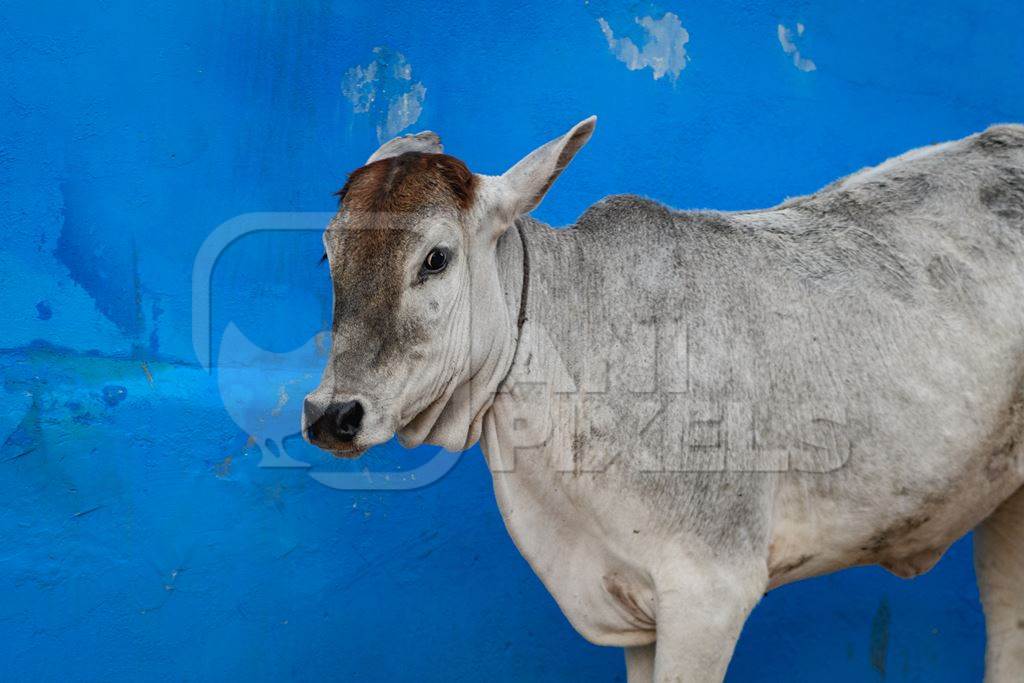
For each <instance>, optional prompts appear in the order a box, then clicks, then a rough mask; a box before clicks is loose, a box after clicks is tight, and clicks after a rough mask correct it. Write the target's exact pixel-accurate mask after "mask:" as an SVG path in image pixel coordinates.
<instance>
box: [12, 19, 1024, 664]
mask: <svg viewBox="0 0 1024 683" xmlns="http://www.w3.org/2000/svg"><path fill="white" fill-rule="evenodd" d="M43 4H45V3H38V2H34V1H21V0H17V1H14V2H11V1H10V0H8V2H5V3H4V4H3V5H2V6H0V110H2V113H0V226H2V240H0V313H2V320H3V325H2V328H0V377H2V380H3V387H2V391H0V443H2V448H0V585H2V587H3V592H2V598H0V678H5V679H18V678H22V677H31V678H34V679H39V680H55V679H67V678H69V677H74V678H81V679H85V680H97V681H98V680H103V681H110V680H141V679H154V680H203V679H210V678H214V677H227V676H229V675H230V676H233V677H249V678H255V679H259V680H264V679H272V678H281V677H293V678H297V679H313V680H322V679H325V678H326V679H334V680H386V679H404V680H426V681H431V680H436V681H450V680H478V679H481V678H484V677H487V678H488V679H492V680H507V681H523V680H595V681H612V680H624V671H623V666H622V660H621V654H620V653H619V651H617V650H610V649H603V648H598V647H595V646H591V645H589V644H587V643H586V642H585V641H583V640H582V639H581V638H579V637H578V636H577V635H576V634H575V633H574V632H573V631H572V630H571V628H570V627H569V626H568V625H567V623H566V622H565V620H564V619H563V618H562V616H561V615H560V613H559V611H558V609H557V608H556V607H555V605H554V603H553V601H552V600H551V599H550V597H549V596H548V595H547V593H546V592H545V591H544V590H543V588H542V587H541V585H540V583H539V582H538V580H537V579H536V578H535V577H534V576H533V574H532V573H531V571H530V570H529V568H528V567H527V566H526V564H525V563H524V561H523V560H522V559H521V558H520V557H519V555H518V553H517V552H516V550H515V549H514V547H513V546H512V543H511V541H510V540H509V539H508V537H507V536H506V533H505V531H504V528H503V526H502V522H501V519H500V516H499V515H498V513H497V511H496V508H495V504H494V501H493V494H492V492H491V487H490V481H489V475H488V473H487V471H486V468H485V466H484V464H483V462H482V459H481V456H480V453H479V450H478V449H473V450H472V451H470V452H469V453H467V454H466V455H464V456H463V457H462V458H460V459H459V460H458V461H457V462H456V464H455V465H454V467H453V468H452V469H451V471H450V472H448V473H447V475H446V476H444V477H441V478H439V479H438V480H437V481H435V482H433V483H431V484H430V485H428V486H424V487H421V488H415V489H412V490H404V491H395V490H386V489H385V490H382V489H380V488H367V489H364V490H355V491H351V490H349V491H345V490H338V489H336V488H332V487H331V486H326V485H324V483H322V482H323V481H331V480H330V479H329V477H325V476H324V475H325V474H328V475H332V474H336V473H340V474H341V476H342V478H343V479H340V480H335V483H337V481H343V482H348V483H349V484H351V483H352V482H353V481H354V479H353V477H351V476H350V475H352V474H353V473H354V474H356V475H365V477H366V480H367V481H368V482H372V483H373V485H374V486H385V487H386V486H388V485H390V484H388V483H386V482H405V484H408V483H409V477H408V476H407V475H403V474H402V473H403V472H405V473H408V471H409V470H410V468H412V467H414V466H416V465H417V464H421V463H425V462H430V461H431V457H432V455H433V454H432V452H430V451H428V450H427V449H423V450H422V452H418V453H408V452H404V451H402V450H401V449H400V448H398V447H397V446H393V445H392V446H388V447H386V448H381V449H377V450H378V451H379V452H375V453H371V454H370V455H368V456H367V457H366V458H364V459H363V460H361V461H358V462H356V463H338V462H333V461H331V460H330V458H329V457H327V456H324V455H323V454H321V453H319V452H317V451H315V450H313V449H311V448H309V447H308V446H306V445H304V444H303V443H301V441H299V440H297V439H296V438H294V437H293V436H291V434H292V433H293V431H294V430H293V429H292V425H294V424H295V421H296V420H297V414H298V404H299V403H300V402H301V401H300V400H299V399H300V397H301V396H302V394H303V391H304V390H305V388H307V387H308V386H309V385H310V384H311V382H312V379H311V376H312V370H311V369H310V367H311V366H315V365H316V362H318V361H317V360H316V359H317V358H319V357H320V354H321V353H322V350H318V349H317V348H316V344H315V343H314V342H310V340H311V338H313V337H314V335H315V334H316V333H317V332H318V331H320V330H323V329H324V328H325V326H326V325H327V324H328V318H329V314H330V310H329V308H330V290H329V284H328V277H327V273H326V271H325V270H324V269H323V268H322V267H319V266H318V265H317V260H318V258H319V256H320V253H321V246H320V240H319V235H318V234H317V233H316V232H315V231H265V230H264V231H259V232H253V233H252V234H247V235H245V236H243V237H241V238H240V239H238V240H236V241H235V242H233V243H231V244H230V245H229V246H228V247H226V248H225V249H223V250H222V252H223V253H219V252H218V253H219V259H218V260H217V261H216V266H215V268H214V269H213V274H212V277H211V278H209V279H208V280H204V282H208V283H209V284H208V289H209V293H210V296H209V297H208V298H207V299H208V300H210V301H212V317H211V320H212V324H211V326H210V336H211V339H212V340H213V343H212V358H213V359H214V363H213V368H212V372H207V371H206V369H205V368H204V367H203V366H202V365H201V363H200V359H201V357H202V352H200V353H199V354H197V351H196V349H195V348H194V346H193V294H194V290H193V284H192V277H193V269H194V266H195V261H196V256H197V253H199V251H200V247H201V245H202V244H203V242H204V240H205V239H206V238H207V236H208V235H211V234H215V233H216V231H217V229H218V226H220V225H221V224H222V223H224V222H225V221H228V220H229V219H231V218H233V217H235V216H238V215H240V214H246V213H249V212H255V211H277V212H302V213H299V214H298V215H299V216H300V217H301V216H303V215H305V212H322V211H330V210H331V209H332V207H333V206H334V199H333V198H332V196H331V192H332V191H333V190H335V189H336V188H337V187H338V186H340V185H341V184H342V182H343V179H344V177H345V173H346V172H347V171H349V170H351V169H352V168H354V167H356V166H358V165H359V164H360V163H361V162H362V160H364V159H365V157H366V156H367V155H368V154H369V153H370V152H372V151H373V149H375V148H376V146H377V144H378V136H386V135H387V134H388V132H389V131H391V130H397V129H399V128H401V127H402V126H404V125H406V124H411V126H410V128H409V129H410V130H420V129H425V128H430V129H433V130H436V131H439V132H440V133H441V134H442V136H443V137H444V139H445V143H446V146H447V149H448V150H449V151H450V152H451V153H453V154H455V155H457V156H460V157H461V158H463V159H465V160H466V161H467V162H468V164H469V165H470V167H471V168H473V169H475V170H478V171H481V172H490V173H494V172H498V171H501V170H503V169H504V168H505V167H506V166H507V165H509V164H510V163H512V162H513V161H515V160H516V159H518V158H519V157H520V156H521V155H522V154H524V153H526V152H527V151H529V150H530V149H532V148H533V147H534V146H536V145H538V144H540V143H541V142H543V141H545V140H547V139H548V138H550V137H553V136H554V135H556V134H560V133H561V132H563V131H564V130H565V129H566V128H567V127H568V126H569V125H571V124H572V123H575V122H576V121H578V120H579V119H581V118H583V117H584V116H586V115H588V114H591V113H596V114H598V115H599V117H600V121H599V124H598V130H597V133H596V135H595V136H594V138H593V140H592V142H591V144H590V145H589V146H588V148H587V149H586V150H585V151H584V152H583V153H581V154H580V156H579V157H578V158H577V160H576V162H575V163H574V165H573V167H572V169H570V170H569V171H568V172H567V173H566V174H564V175H563V176H562V178H561V180H560V181H559V183H558V185H556V187H555V190H554V191H553V192H552V193H551V195H550V197H549V198H548V199H547V201H546V202H545V204H544V205H543V206H542V207H541V208H540V209H539V210H538V211H537V215H538V216H539V217H540V218H542V219H545V220H548V221H550V222H552V223H556V224H559V223H565V222H570V221H572V220H573V219H574V217H575V216H577V215H578V214H579V213H580V212H581V211H582V210H583V209H584V208H585V207H586V206H587V205H588V204H590V203H591V202H593V201H595V200H597V199H598V198H600V197H602V196H603V195H606V194H608V193H612V192H636V193H641V194H646V195H650V196H652V197H656V198H659V199H662V200H664V201H666V202H669V203H671V204H673V205H675V206H679V207H713V208H721V209H741V208H752V207H760V206H765V205H769V204H772V203H775V202H778V201H779V200H781V199H782V198H784V197H785V196H787V195H794V194H799V193H804V192H808V191H811V190H814V189H815V188H817V187H819V186H821V185H823V184H825V183H827V182H829V181H831V180H833V179H834V178H836V177H838V176H840V175H842V174H845V173H848V172H850V171H852V170H855V169H857V168H860V167H862V166H864V165H867V164H873V163H877V162H879V161H881V160H883V159H885V158H886V157H888V156H890V155H893V154H895V153H898V152H901V151H903V150H905V149H908V148H910V147H914V146H918V145H922V144H926V143H930V142H935V141H939V140H944V139H950V138H956V137H960V136H963V135H966V134H968V133H971V132H974V131H977V130H979V129H981V128H983V127H985V126H987V125H988V124H990V123H993V122H999V121H1021V120H1024V73H1022V70H1024V37H1022V34H1021V27H1022V26H1024V6H1022V5H1021V3H1019V2H1015V1H1010V0H1004V1H1001V2H987V3H978V2H974V1H971V0H963V1H959V0H958V1H954V0H936V1H935V2H932V3H927V4H926V5H922V4H921V3H920V2H913V3H911V2H902V1H894V2H884V3H881V2H879V3H876V4H875V5H874V6H873V7H872V6H867V5H866V4H864V3H840V2H834V3H810V2H794V1H784V2H776V3H770V2H762V1H760V0H749V1H748V2H714V3H711V2H703V3H697V2H671V3H669V2H664V3H661V4H656V3H652V2H646V1H644V0H638V1H626V0H619V1H618V2H615V1H612V0H591V1H590V2H582V1H581V2H562V3H548V2H529V3H514V2H513V3H508V2H503V3H498V2H474V3H466V4H465V5H464V6H459V5H458V4H457V3H448V2H429V1H426V0H416V1H411V2H400V1H398V0H396V1H394V2H389V3H386V6H377V7H375V5H376V3H356V2H339V3H334V4H330V3H326V2H318V3H313V2H307V3H303V2H284V1H282V2H277V3H274V2H262V3H249V4H247V5H244V6H243V5H241V4H239V3H228V4H220V3H216V2H195V1H192V2H186V1H184V0H178V1H176V2H173V3H158V2H152V1H149V0H145V1H136V2H104V3H84V2H83V3H75V4H73V5H71V6H63V7H56V6H51V7H49V8H46V7H42V6H41V5H43ZM645 17H646V18H648V19H646V20H645V19H644V18H645ZM638 19H639V21H638ZM798 24H800V25H802V26H803V27H804V28H803V30H802V31H801V29H800V27H799V26H798ZM780 25H781V26H782V29H780V28H779V27H780ZM780 30H781V34H780ZM684 31H685V34H684ZM627 41H628V42H627ZM378 47H380V48H382V49H380V50H376V51H375V50H374V48H378ZM659 60H661V61H659ZM357 67H358V68H357ZM655 76H660V77H659V78H655ZM314 217H315V216H314ZM207 265H209V264H208V263H207ZM203 287H207V285H206V284H204V285H203ZM203 291H205V289H204V290H203ZM202 298H203V297H200V299H202ZM229 323H233V324H234V325H236V326H237V330H236V331H235V333H234V335H235V336H234V337H231V336H230V335H229V336H228V337H225V334H226V331H227V333H230V332H231V330H232V329H233V328H231V327H230V326H229ZM225 339H227V340H229V341H230V340H231V339H234V341H232V342H231V343H228V341H225ZM239 339H243V340H249V341H248V342H244V343H243V341H239ZM247 343H251V344H252V345H254V347H256V348H262V349H265V350H267V351H268V352H269V354H265V355H266V357H264V358H263V361H261V362H259V363H247V362H246V361H247V359H250V360H251V358H250V356H248V355H246V354H245V352H244V351H245V346H246V344H247ZM303 345H306V346H303ZM295 349H300V351H296V352H294V353H292V352H293V350H295ZM277 354H280V356H279V357H278V355H277ZM310 358H313V360H312V361H311V360H310ZM277 359H283V360H282V361H281V362H280V363H278V362H277ZM293 361H294V362H293ZM285 437H290V438H285ZM268 439H269V441H268ZM282 444H283V445H282ZM282 448H283V449H284V450H286V451H287V455H285V454H284V453H282V452H281V450H282ZM286 458H293V459H294V460H296V461H302V462H304V463H307V464H309V465H310V467H308V468H302V467H261V466H260V464H261V463H262V464H264V465H275V464H276V465H281V464H288V462H287V461H286ZM292 464H295V463H292ZM382 472H383V473H385V474H382ZM387 472H393V473H394V474H392V475H388V474H386V473H387ZM311 474H312V475H314V476H311ZM345 477H347V478H345ZM403 477H404V479H403ZM355 479H358V477H356V478H355ZM429 479H430V477H427V478H425V479H422V480H420V482H419V483H423V482H425V481H429ZM983 641H984V635H983V624H982V619H981V615H980V610H979V606H978V601H977V591H976V589H975V588H974V585H973V573H972V569H971V560H970V547H969V541H963V542H961V543H959V544H958V545H957V546H955V547H954V548H953V549H952V550H951V551H950V553H949V555H948V557H947V558H946V559H945V560H944V561H943V562H942V563H941V564H940V565H939V566H938V567H937V568H936V569H935V570H934V571H933V572H932V573H931V574H929V575H927V576H926V577H923V578H921V579H919V580H917V581H915V582H912V583H909V582H902V581H899V580H897V579H895V578H892V577H890V576H888V575H887V574H885V573H884V572H883V571H882V570H880V569H874V568H866V569H858V570H853V571H848V572H844V573H841V574H838V575H834V576H830V577H825V578H822V579H819V580H815V581H810V582H805V583H802V584H798V585H794V586H789V587H786V588H783V589H781V590H778V591H776V592H774V593H772V594H771V595H769V596H768V597H767V598H766V599H765V601H764V602H763V604H762V605H761V606H760V607H759V608H758V609H757V611H756V612H755V614H754V616H753V618H752V620H751V622H750V623H749V625H748V627H747V629H746V631H745V633H744V635H743V638H742V640H741V641H740V644H739V646H738V650H737V654H736V658H735V661H734V663H733V665H732V668H731V670H730V674H729V679H730V680H732V681H772V680H778V681H817V680H821V679H823V678H826V677H827V678H828V679H829V680H832V681H871V680H881V679H883V678H884V679H886V680H890V681H917V680H921V681H965V680H979V678H980V675H981V661H982V650H983Z"/></svg>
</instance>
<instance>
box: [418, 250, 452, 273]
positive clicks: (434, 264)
mask: <svg viewBox="0 0 1024 683" xmlns="http://www.w3.org/2000/svg"><path fill="white" fill-rule="evenodd" d="M447 267H448V250H447V249H444V248H441V247H438V248H437V249H431V250H430V253H429V254H427V258H425V259H423V271H424V272H425V273H429V274H431V275H433V274H434V273H440V272H441V271H442V270H444V269H445V268H447Z"/></svg>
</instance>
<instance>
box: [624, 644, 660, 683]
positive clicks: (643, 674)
mask: <svg viewBox="0 0 1024 683" xmlns="http://www.w3.org/2000/svg"><path fill="white" fill-rule="evenodd" d="M653 680H654V643H651V644H650V645H641V646H640V647H627V648H626V683H651V682H652V681H653Z"/></svg>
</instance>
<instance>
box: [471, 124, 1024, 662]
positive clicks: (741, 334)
mask: <svg viewBox="0 0 1024 683" xmlns="http://www.w3.org/2000/svg"><path fill="white" fill-rule="evenodd" d="M519 227H520V231H519V233H520V234H515V233H514V232H513V231H510V232H509V233H506V235H505V236H504V237H503V240H502V243H501V244H500V245H499V253H501V252H502V251H506V252H508V254H507V255H506V258H507V259H509V260H511V261H515V262H518V263H521V262H522V260H523V257H522V250H523V245H522V242H523V241H525V245H526V247H525V248H526V251H527V253H528V260H529V272H528V275H527V277H528V279H529V287H528V290H527V291H528V294H527V303H526V315H525V317H526V322H525V324H524V326H523V330H522V334H521V337H520V343H519V348H518V350H517V353H516V360H515V363H514V366H513V368H512V371H511V373H510V376H509V379H508V381H507V382H506V386H505V387H504V388H503V391H502V393H500V394H499V395H498V397H497V399H496V401H495V403H494V406H493V408H492V410H491V412H490V414H489V415H488V418H487V426H485V429H484V437H483V441H482V446H483V449H484V451H485V453H486V454H487V456H488V459H489V461H491V467H492V470H494V484H495V489H496V492H497V499H498V502H499V505H500V506H501V509H502V513H503V515H504V518H505V520H506V524H507V526H508V529H509V531H510V533H511V535H512V536H513V538H514V539H515V541H516V543H517V545H518V547H519V548H520V550H521V551H522V552H523V554H524V555H525V557H526V558H527V559H528V560H529V561H530V563H531V565H532V567H533V568H534V570H535V571H536V572H537V573H538V575H539V576H540V577H541V578H542V580H543V581H544V583H545V585H546V586H547V587H548V588H549V590H551V592H552V593H553V595H554V596H555V598H556V600H557V601H558V603H559V605H560V606H561V608H562V609H563V610H564V612H565V613H566V615H567V616H568V618H569V619H570V621H571V622H572V623H573V625H574V626H575V627H576V628H577V629H578V630H579V631H580V632H581V633H582V634H583V635H584V636H586V637H587V638H588V639H590V640H592V641H593V642H597V643H602V644H610V645H620V646H637V645H644V644H647V643H650V642H653V640H654V639H655V631H656V624H657V621H658V599H657V594H658V592H659V584H661V585H671V584H673V583H674V582H678V581H682V582H686V581H687V580H688V576H687V575H688V573H689V572H693V571H698V572H699V571H704V570H706V571H710V572H712V573H724V574H728V573H731V572H732V570H733V568H734V567H737V566H739V567H744V568H745V569H744V570H743V571H742V572H740V573H739V575H738V576H737V577H736V581H737V582H738V583H740V584H748V585H747V586H743V587H741V588H739V589H738V590H739V592H740V595H741V598H740V599H747V600H749V599H750V596H751V595H753V596H755V597H756V596H757V595H760V593H761V591H763V590H764V589H765V588H766V587H774V586H778V585H781V584H783V583H787V582H790V581H793V580H796V579H800V578H805V577H808V576H813V575H816V574H821V573H824V572H829V571H834V570H837V569H840V568H843V567H849V566H853V565H859V564H871V563H878V564H881V565H883V566H885V567H886V568H888V569H890V570H891V571H893V572H895V573H896V574H899V575H900V576H913V575H916V574H918V573H920V572H922V571H924V570H926V569H928V568H929V567H930V566H931V565H932V564H933V563H934V562H935V561H937V560H938V558H939V557H940V556H941V555H942V553H943V552H944V550H945V549H946V548H947V547H948V546H949V545H950V544H951V543H952V542H954V541H955V540H956V539H958V538H959V537H960V536H962V535H963V534H964V533H966V532H967V531H968V530H970V529H971V528H972V527H973V526H975V525H976V524H978V523H979V522H981V521H982V520H983V519H985V518H986V517H987V516H988V515H989V514H990V513H991V512H992V511H993V509H994V508H996V507H997V506H998V505H999V504H1000V503H1001V502H1002V501H1003V500H1004V499H1006V498H1007V497H1008V496H1010V495H1011V494H1012V493H1013V492H1014V491H1016V490H1017V489H1018V488H1020V486H1021V484H1022V482H1024V470H1022V466H1021V463H1022V461H1021V459H1020V455H1021V453H1020V450H1021V448H1022V447H1024V446H1022V445H1021V444H1024V438H1022V437H1024V304H1022V302H1024V129H1021V128H1013V127H1006V128H995V129H992V130H990V131H988V132H986V133H985V134H983V135H982V136H975V137H973V138H968V139H967V140H964V141H960V142H957V143H951V144H947V145H940V146H936V147H933V148H928V149H927V150H923V151H919V152H914V153H911V154H909V155H906V156H905V157H904V158H900V159H896V160H893V161H891V162H888V163H887V164H886V165H884V166H883V167H880V168H878V169H869V170H866V171H862V172H861V173H858V174H855V175H853V176H851V177H848V178H846V179H844V180H842V181H840V182H838V183H835V184H833V185H831V186H829V187H828V188H825V189H824V190H822V191H821V192H819V193H817V194H815V195H812V196H808V197H802V198H798V199H794V200H790V201H788V202H786V203H784V204H783V205H781V206H779V207H776V208H774V209H770V210H766V211H753V212H741V213H727V214H722V213H689V212H677V211H672V210H669V209H667V208H665V207H664V206H662V205H660V204H657V203H655V202H651V201H649V200H645V199H641V198H637V197H629V196H623V197H610V198H607V199H605V200H604V201H602V202H600V203H599V204H598V205H596V206H594V207H592V208H591V209H589V210H588V211H587V212H586V213H584V215H583V216H582V217H581V218H580V220H579V222H578V223H577V224H576V225H575V226H573V227H571V228H570V229H566V230H551V229H549V228H548V227H547V226H544V225H542V224H539V223H536V222H534V221H532V220H529V219H521V224H520V226H519ZM508 270H509V271H510V272H514V271H515V268H509V269H508ZM510 280H511V281H510V282H509V283H508V288H509V289H510V290H515V289H516V287H518V283H517V282H516V281H515V278H514V277H513V278H510ZM1022 588H1024V587H1022Z"/></svg>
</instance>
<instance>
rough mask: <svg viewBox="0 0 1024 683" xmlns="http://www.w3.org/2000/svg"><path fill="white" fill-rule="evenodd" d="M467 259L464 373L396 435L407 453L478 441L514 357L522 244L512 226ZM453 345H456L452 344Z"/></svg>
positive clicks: (450, 448) (460, 446)
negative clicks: (493, 242)
mask: <svg viewBox="0 0 1024 683" xmlns="http://www.w3.org/2000/svg"><path fill="white" fill-rule="evenodd" d="M477 248H478V249H479V250H480V252H481V253H478V254H474V255H473V256H472V258H471V259H470V263H471V266H470V268H471V274H470V288H469V291H468V293H467V294H468V296H469V306H468V311H469V316H468V317H469V319H468V321H467V322H466V325H465V328H466V329H465V334H466V335H468V344H469V346H470V352H469V356H468V358H469V360H468V367H467V368H466V369H465V371H464V372H458V371H456V372H455V373H454V374H453V377H452V378H451V379H450V380H449V381H448V382H447V384H446V386H445V389H444V391H443V392H442V394H441V396H440V397H439V398H438V399H437V400H435V401H434V402H433V403H431V404H430V405H429V406H427V408H426V409H424V410H423V411H422V412H421V413H420V414H419V415H417V416H416V417H415V418H413V420H412V421H411V422H409V424H407V425H406V426H405V427H403V428H402V429H400V430H399V431H398V439H399V441H400V442H401V443H402V445H403V446H405V447H406V448H414V447H416V446H419V445H421V444H424V443H426V444H431V445H435V446H440V447H442V448H444V449H445V450H447V451H451V452H458V451H463V450H466V449H467V448H470V447H471V446H473V445H474V444H475V443H476V442H477V441H478V440H479V439H480V433H481V429H482V425H483V421H484V415H486V413H487V411H488V410H489V409H490V408H491V405H492V404H493V402H494V396H495V394H496V392H497V391H498V389H499V387H500V386H501V383H502V381H504V379H505V377H506V376H507V375H508V372H509V369H510V368H511V367H512V362H513V360H514V358H515V354H516V344H517V337H518V334H519V329H518V325H517V319H518V316H519V303H520V297H521V294H522V290H523V278H524V269H523V243H522V237H521V236H520V232H519V230H518V227H517V226H516V225H513V226H511V227H510V228H509V229H508V230H506V231H505V232H504V233H503V234H502V235H501V237H499V238H498V241H497V244H496V245H495V246H494V247H492V246H490V245H480V246H479V247H477ZM456 343H458V342H456Z"/></svg>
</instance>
